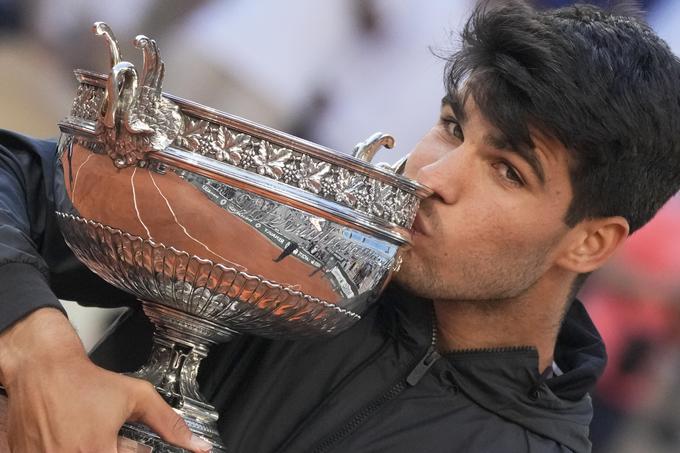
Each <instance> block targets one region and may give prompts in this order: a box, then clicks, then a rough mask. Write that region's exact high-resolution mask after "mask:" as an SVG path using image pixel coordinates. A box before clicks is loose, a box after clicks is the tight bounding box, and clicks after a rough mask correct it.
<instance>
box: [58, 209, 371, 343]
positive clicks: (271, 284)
mask: <svg viewBox="0 0 680 453" xmlns="http://www.w3.org/2000/svg"><path fill="white" fill-rule="evenodd" d="M56 215H57V217H59V218H61V219H64V220H70V221H73V222H76V223H79V224H81V225H89V226H90V227H93V228H95V229H96V230H99V231H104V232H106V233H108V234H111V235H114V236H120V237H124V238H126V239H128V240H130V241H135V242H140V243H142V244H148V245H150V246H151V247H152V248H154V249H162V250H167V251H169V252H170V253H172V254H174V255H176V256H179V255H181V256H185V257H187V258H188V259H189V260H192V261H195V262H197V263H199V264H204V265H209V266H211V267H212V268H213V269H219V270H221V271H222V272H225V273H234V274H235V275H236V276H239V277H244V278H245V279H248V280H258V281H259V283H260V284H261V285H264V286H267V287H268V288H269V289H273V290H278V291H280V292H283V293H286V294H288V295H290V296H291V297H293V298H300V299H303V300H305V301H306V302H308V303H311V304H314V305H317V304H318V305H320V306H323V307H324V308H327V309H330V310H333V311H335V312H337V313H338V314H339V315H342V316H344V317H346V318H347V319H348V320H350V319H351V320H353V321H357V320H360V319H361V315H360V314H358V313H355V312H354V311H352V310H348V309H346V308H342V307H340V306H338V305H337V304H333V303H331V302H328V301H326V300H323V299H321V298H318V297H314V296H310V295H309V294H306V293H304V292H302V291H299V290H296V289H293V288H291V287H289V286H287V285H284V284H281V283H277V282H275V281H272V280H270V279H267V278H265V277H263V276H261V275H254V274H250V273H248V272H245V271H242V270H239V269H236V268H233V267H230V266H226V265H224V264H222V263H217V262H215V261H213V260H210V259H207V258H202V257H200V256H197V255H193V254H191V253H189V252H186V251H184V250H180V249H178V248H176V247H174V246H168V245H166V244H164V243H162V242H160V241H154V240H152V239H145V238H142V237H140V236H136V235H134V234H130V233H128V232H126V231H123V230H121V229H119V228H115V227H111V226H109V225H105V224H103V223H101V222H97V221H95V220H91V219H85V218H82V217H79V216H76V215H73V214H69V213H65V212H59V211H57V212H56ZM67 240H68V239H67ZM100 275H101V274H100ZM101 277H102V278H104V279H105V280H106V281H108V282H109V283H111V284H113V285H114V286H117V287H120V284H119V282H117V281H111V280H110V279H109V278H107V277H106V275H101ZM234 280H235V279H234ZM121 289H126V288H122V287H121ZM128 290H129V288H128ZM149 299H150V301H153V298H152V297H149ZM246 303H248V302H246ZM176 308H177V309H179V310H181V311H186V312H187V313H189V314H192V312H191V311H187V310H186V309H184V308H178V307H176ZM216 324H219V325H222V324H224V323H223V322H220V321H217V322H216ZM224 325H225V326H227V325H228V323H227V324H224ZM229 328H230V329H234V327H229ZM236 330H238V329H236ZM337 330H338V329H337V326H336V327H334V328H332V329H329V330H327V331H323V330H321V331H318V332H317V334H318V333H332V332H335V331H337ZM243 332H247V329H246V330H244V331H243ZM274 336H276V335H274Z"/></svg>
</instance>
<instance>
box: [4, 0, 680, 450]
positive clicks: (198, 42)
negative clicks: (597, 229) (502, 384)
mask: <svg viewBox="0 0 680 453" xmlns="http://www.w3.org/2000/svg"><path fill="white" fill-rule="evenodd" d="M498 1H502V0H498ZM538 3H542V4H545V5H549V6H560V5H565V4H569V3H572V2H569V1H561V0H543V1H539V2H538ZM594 3H598V4H605V5H606V4H609V3H615V1H614V0H612V2H609V1H604V2H602V1H601V2H597V1H596V2H594ZM628 3H630V2H628ZM638 3H640V4H641V6H642V8H643V9H644V10H645V12H646V16H647V19H648V21H649V22H650V23H651V25H652V26H653V27H654V28H655V30H656V31H657V32H658V33H659V35H661V36H662V37H663V38H664V39H666V41H667V42H668V43H669V44H670V46H671V47H672V48H673V49H674V50H675V52H676V54H677V53H680V28H679V27H678V25H677V24H680V1H677V0H654V1H651V0H650V1H642V2H638ZM473 4H474V0H457V1H455V0H447V1H443V0H428V1H426V2H424V1H420V0H399V1H393V0H391V1H390V0H324V1H323V2H321V1H316V0H286V1H285V2H281V1H275V0H249V1H246V0H221V1H216V0H214V1H209V0H193V1H179V0H116V2H88V1H86V0H0V67H1V68H2V71H0V100H1V102H2V107H1V108H0V127H2V128H6V129H13V130H17V131H20V132H23V133H26V134H30V135H33V136H38V137H54V136H56V135H57V134H58V129H57V127H56V123H57V121H59V120H60V119H61V118H62V117H63V116H65V115H66V114H67V112H68V111H69V110H70V107H71V103H72V99H73V96H74V92H75V87H76V83H75V79H74V78H73V75H72V70H73V69H74V68H86V69H91V70H95V71H99V72H105V71H106V69H107V65H108V55H107V50H106V46H105V44H104V42H103V41H102V40H100V39H97V38H95V36H94V35H93V34H92V33H91V31H90V27H91V25H92V23H93V22H94V21H96V20H102V21H105V22H107V23H108V24H109V25H111V27H112V28H113V30H114V32H115V33H116V35H117V36H118V39H119V40H120V44H121V48H122V50H123V56H124V58H125V59H127V60H131V61H133V62H134V63H139V62H140V60H141V58H140V54H139V52H137V51H136V49H134V48H133V47H132V44H131V42H132V39H133V37H134V36H135V35H137V34H139V33H143V34H146V35H148V36H150V37H152V38H154V39H156V41H157V42H158V43H159V46H160V48H161V53H162V55H163V58H164V60H165V63H166V69H167V71H166V78H165V83H164V90H165V91H167V92H170V93H173V94H175V95H177V96H180V97H185V98H188V99H191V100H193V101H196V102H199V103H203V104H206V105H208V106H210V107H214V108H217V109H220V110H224V111H227V112H229V113H233V114H236V115H240V116H243V117H246V118H249V119H251V120H254V121H257V122H260V123H263V124H266V125H269V126H272V127H275V128H277V129H281V130H284V131H287V132H289V133H292V134H295V135H298V136H301V137H303V138H307V139H309V140H313V141H315V142H318V143H320V144H322V145H325V146H328V147H331V148H334V149H337V150H339V151H342V152H349V151H351V149H352V148H353V146H354V145H355V144H356V143H357V142H359V141H362V140H363V139H365V138H366V137H368V136H369V135H370V134H372V133H373V132H375V131H377V130H380V131H383V132H390V133H392V134H393V135H394V136H395V137H396V138H397V146H396V149H393V150H384V151H381V152H380V153H379V154H378V156H377V157H376V159H375V160H376V161H387V162H393V161H395V160H397V159H398V158H399V157H400V156H402V155H403V154H405V153H407V152H408V151H409V150H410V149H411V148H412V147H413V146H414V145H415V144H416V143H417V141H418V139H419V137H420V136H421V135H422V134H423V133H424V132H425V131H426V130H428V129H429V128H430V127H431V126H432V125H433V124H434V122H435V121H436V119H437V117H438V111H439V103H440V99H441V97H442V95H443V84H442V70H443V61H442V60H441V59H440V58H438V57H436V56H435V55H436V54H440V55H441V54H446V53H447V52H448V51H449V50H451V49H453V48H455V44H456V40H457V35H456V32H457V30H459V29H460V27H461V26H462V24H463V23H464V20H465V18H466V16H467V14H468V12H469V11H470V9H471V8H472V6H473ZM679 85H680V83H679ZM679 89H680V86H679ZM581 297H582V299H583V300H584V302H585V303H586V305H587V306H588V307H589V310H590V312H591V315H592V316H593V318H594V320H595V323H596V324H597V325H598V327H599V329H600V330H601V333H602V335H603V337H604V338H605V342H606V343H607V346H608V351H609V355H610V362H609V366H608V368H607V371H606V372H605V375H604V376H603V378H602V380H601V382H600V385H599V387H598V389H597V391H596V393H595V395H594V396H593V399H594V404H595V419H594V421H593V424H592V438H593V443H594V446H593V451H594V452H622V453H626V452H629V453H633V452H645V453H646V452H650V451H654V452H671V451H672V452H677V451H680V201H678V199H677V197H676V199H674V200H672V201H671V202H670V203H669V204H668V205H667V206H666V207H665V208H664V209H663V210H662V211H661V213H660V214H659V215H658V216H657V217H656V218H655V219H654V220H653V221H652V222H651V223H650V224H649V225H648V226H647V227H645V228H644V229H642V230H641V231H639V232H638V233H636V235H635V236H633V238H632V239H631V240H630V241H629V243H628V245H627V246H626V247H625V248H624V250H622V252H621V253H620V254H619V255H617V256H616V257H615V259H614V260H613V261H612V262H611V264H610V265H608V266H607V267H606V268H605V269H603V270H602V271H601V272H598V273H597V274H595V275H593V276H592V278H591V279H590V280H589V282H588V284H587V285H586V287H584V289H583V291H582V293H581ZM66 306H67V309H68V310H69V311H70V313H71V319H72V320H73V322H74V324H76V327H77V329H78V330H79V333H80V334H81V337H82V338H83V341H84V343H85V344H86V346H87V347H91V346H92V345H93V344H94V343H95V342H96V341H98V339H99V338H100V337H101V335H102V332H103V330H104V329H105V328H106V326H107V325H109V324H110V322H111V320H112V318H113V317H115V316H116V315H117V313H116V312H111V311H105V310H96V309H83V308H79V307H77V306H76V305H75V304H69V303H67V304H66Z"/></svg>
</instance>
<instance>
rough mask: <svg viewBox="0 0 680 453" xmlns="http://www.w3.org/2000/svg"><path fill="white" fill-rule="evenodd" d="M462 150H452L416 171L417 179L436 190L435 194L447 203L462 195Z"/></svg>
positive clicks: (451, 202) (453, 201)
mask: <svg viewBox="0 0 680 453" xmlns="http://www.w3.org/2000/svg"><path fill="white" fill-rule="evenodd" d="M459 152H460V151H459V150H456V151H454V152H450V153H448V154H446V155H444V156H441V157H440V158H439V159H437V160H435V161H433V162H431V163H429V164H427V165H424V166H423V167H421V168H420V169H419V170H418V172H417V173H416V180H417V181H418V182H420V183H422V184H424V185H426V186H427V187H429V188H430V189H432V190H433V191H434V195H435V196H437V197H438V198H440V199H441V200H442V201H443V202H444V203H446V204H453V203H455V202H456V200H457V199H458V197H459V196H460V193H461V190H462V187H463V185H464V178H465V176H464V174H463V173H464V172H462V171H460V168H461V167H462V166H463V165H462V158H461V157H460V156H456V154H458V153H459Z"/></svg>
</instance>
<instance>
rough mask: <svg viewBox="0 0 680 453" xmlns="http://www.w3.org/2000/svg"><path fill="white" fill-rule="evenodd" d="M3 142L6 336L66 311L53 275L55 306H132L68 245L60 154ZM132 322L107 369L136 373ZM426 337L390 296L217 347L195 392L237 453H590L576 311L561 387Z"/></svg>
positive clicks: (402, 302) (502, 355)
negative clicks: (326, 321)
mask: <svg viewBox="0 0 680 453" xmlns="http://www.w3.org/2000/svg"><path fill="white" fill-rule="evenodd" d="M0 144H4V147H0V215H1V216H2V227H0V329H1V328H4V327H6V326H8V325H9V324H11V323H12V322H14V321H15V320H17V319H19V318H21V317H22V316H25V315H26V314H27V313H29V312H30V311H32V310H34V309H36V308H39V307H41V306H56V307H58V306H59V305H58V301H57V300H56V298H55V296H54V295H53V294H52V293H51V292H50V287H49V286H48V284H47V278H51V279H52V281H51V283H52V287H53V289H55V290H56V291H57V293H58V294H59V295H60V297H64V298H70V299H75V300H79V301H84V302H85V303H88V304H94V305H104V306H111V305H116V304H125V303H130V300H131V299H130V297H129V296H127V295H125V294H123V293H121V292H120V291H117V290H115V289H114V288H112V287H110V286H109V285H108V284H106V283H104V282H103V281H101V280H99V279H98V278H96V277H95V276H93V275H92V274H91V273H90V272H89V271H88V270H87V269H85V268H84V267H83V266H81V265H79V264H78V263H77V261H75V259H74V258H73V256H72V254H71V253H70V252H69V251H68V249H67V248H66V247H65V246H64V244H63V240H62V239H61V237H60V235H59V233H58V231H57V228H56V224H55V222H54V218H53V217H54V216H53V211H54V210H53V208H52V198H51V197H52V195H51V193H52V192H51V190H50V188H51V187H52V186H51V183H52V180H51V178H52V176H51V175H52V164H53V158H54V156H53V154H54V143H50V142H41V141H32V140H27V139H23V138H20V137H18V136H16V135H10V134H6V133H5V134H0ZM41 256H42V258H41ZM48 269H50V270H49V271H48ZM8 286H12V287H13V288H9V287H8ZM17 286H18V287H17ZM10 296H11V298H12V299H11V300H9V299H8V297H10ZM133 313H135V315H132V316H130V317H128V318H127V320H126V321H125V322H123V323H122V325H121V327H120V328H119V329H118V330H117V331H116V332H115V333H114V334H113V335H112V336H110V337H109V339H108V340H107V342H105V343H104V344H103V345H101V347H100V348H98V350H97V351H96V353H95V359H96V360H98V361H99V362H100V363H107V364H108V365H110V366H111V367H113V368H121V363H122V365H123V367H129V366H131V365H132V362H134V361H135V360H139V356H138V357H137V358H136V359H134V358H133V357H132V356H131V355H129V354H125V355H124V356H121V355H120V354H118V357H119V358H120V357H122V361H121V360H119V362H118V363H115V360H114V359H115V358H116V354H110V353H107V352H111V351H116V350H117V351H121V350H124V351H129V349H121V347H120V346H121V345H122V344H136V345H137V346H138V347H137V349H138V350H139V351H142V352H144V351H145V350H146V348H147V347H148V343H149V341H148V340H149V332H150V329H149V328H148V325H145V322H143V321H140V318H139V316H138V315H137V314H138V313H139V310H135V311H133ZM140 326H141V327H140ZM432 339H433V315H432V308H431V304H430V302H429V301H426V300H422V299H418V298H414V297H410V296H408V295H407V294H405V293H404V292H403V291H400V290H399V289H398V288H390V289H388V291H387V292H386V294H385V295H384V296H383V297H382V298H381V300H380V301H379V302H378V303H376V304H375V305H374V306H373V307H372V308H371V309H370V310H369V312H368V313H367V314H366V315H365V316H364V317H363V319H362V320H361V321H360V322H358V323H357V324H356V325H355V326H354V327H352V328H350V329H349V330H347V331H345V332H343V333H341V334H340V335H338V336H336V337H333V338H327V339H321V340H315V341H311V340H310V341H284V340H266V339H258V338H253V337H247V336H243V337H240V338H238V339H235V340H234V341H232V342H230V343H227V344H225V345H220V346H217V347H215V348H214V349H213V351H212V352H211V354H210V355H209V357H208V358H207V359H206V361H205V362H204V364H203V366H202V367H201V372H200V375H199V378H200V381H201V389H202V391H203V393H204V394H205V395H206V397H207V398H208V399H209V400H211V401H212V402H213V403H214V404H215V405H216V407H217V408H218V411H219V412H220V420H219V426H220V431H221V433H222V436H223V438H224V441H225V443H226V445H227V447H228V448H229V450H230V451H234V452H275V451H281V452H326V451H333V452H349V451H351V452H382V451H388V452H416V451H418V452H421V451H422V452H457V451H461V452H553V451H555V452H561V451H576V452H585V451H589V450H590V443H589V441H588V424H589V422H590V418H591V415H592V407H591V403H590V397H589V396H588V391H589V390H590V388H591V387H592V385H593V384H594V382H595V379H596V378H597V376H598V375H599V374H600V372H601V370H602V368H603V366H604V362H605V359H604V348H603V345H602V342H601V339H600V338H599V335H598V334H597V332H596V330H595V328H594V327H593V325H592V323H591V322H590V320H589V318H588V315H587V313H586V312H585V310H584V309H583V307H582V305H581V304H580V303H579V302H578V301H576V302H575V303H574V304H573V305H572V307H571V309H570V311H569V312H568V314H567V316H566V320H565V323H564V325H563V327H562V330H561V333H560V335H559V338H558V343H557V348H556V354H555V361H556V363H557V365H558V366H559V368H560V369H561V370H562V371H563V372H564V374H562V375H560V376H555V377H549V376H548V374H547V373H544V374H541V373H539V372H538V358H537V353H536V350H535V349H533V348H530V347H517V348H510V349H499V350H474V351H460V352H451V353H448V354H444V356H443V357H441V358H438V354H436V353H434V348H433V340H432ZM140 341H141V343H140ZM112 345H115V346H116V347H112Z"/></svg>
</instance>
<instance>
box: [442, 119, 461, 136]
mask: <svg viewBox="0 0 680 453" xmlns="http://www.w3.org/2000/svg"><path fill="white" fill-rule="evenodd" d="M441 121H442V124H443V125H444V127H445V128H446V131H447V132H448V133H449V134H451V135H452V136H454V137H456V138H457V139H458V140H460V141H461V142H462V141H463V140H464V138H465V137H464V136H463V129H462V128H461V127H460V123H459V122H458V121H456V120H455V119H454V118H450V117H447V118H442V119H441Z"/></svg>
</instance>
